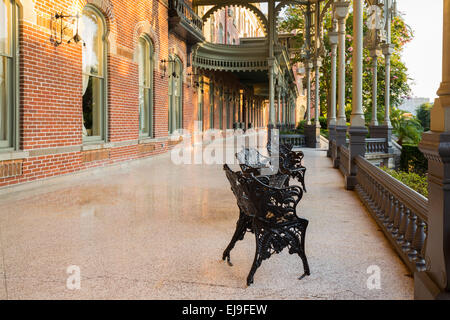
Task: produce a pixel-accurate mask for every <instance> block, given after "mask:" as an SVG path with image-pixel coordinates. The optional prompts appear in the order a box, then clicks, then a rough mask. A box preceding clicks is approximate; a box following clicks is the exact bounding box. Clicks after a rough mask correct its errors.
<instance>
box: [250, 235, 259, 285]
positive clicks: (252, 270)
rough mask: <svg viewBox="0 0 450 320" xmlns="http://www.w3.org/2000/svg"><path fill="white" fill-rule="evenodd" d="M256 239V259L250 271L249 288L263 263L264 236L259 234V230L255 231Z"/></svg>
mask: <svg viewBox="0 0 450 320" xmlns="http://www.w3.org/2000/svg"><path fill="white" fill-rule="evenodd" d="M255 239H256V249H255V250H256V251H255V258H254V259H253V264H252V267H251V269H250V272H249V274H248V276H247V286H250V285H251V284H252V283H253V277H254V275H255V272H256V270H257V269H258V268H259V266H260V265H261V263H262V260H263V259H262V254H261V253H262V250H263V244H262V239H263V236H262V235H261V234H259V232H258V230H255Z"/></svg>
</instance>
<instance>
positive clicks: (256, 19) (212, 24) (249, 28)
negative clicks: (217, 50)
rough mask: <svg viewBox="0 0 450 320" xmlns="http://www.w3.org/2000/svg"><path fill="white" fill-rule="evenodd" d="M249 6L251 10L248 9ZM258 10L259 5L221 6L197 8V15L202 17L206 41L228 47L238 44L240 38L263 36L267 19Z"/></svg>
mask: <svg viewBox="0 0 450 320" xmlns="http://www.w3.org/2000/svg"><path fill="white" fill-rule="evenodd" d="M250 6H251V8H252V9H253V10H251V9H249V8H248V7H250ZM259 10H260V5H259V4H253V5H250V4H249V5H248V6H246V7H237V6H225V5H221V6H216V7H213V6H203V7H199V8H198V12H199V15H200V16H203V21H204V34H205V38H206V39H207V41H209V42H211V43H220V44H229V45H233V44H235V45H237V44H239V39H240V38H247V37H264V36H265V32H266V31H267V30H266V29H267V25H266V24H267V21H266V20H267V19H266V18H265V16H264V14H263V13H262V12H261V11H259ZM255 12H258V13H259V14H256V13H255Z"/></svg>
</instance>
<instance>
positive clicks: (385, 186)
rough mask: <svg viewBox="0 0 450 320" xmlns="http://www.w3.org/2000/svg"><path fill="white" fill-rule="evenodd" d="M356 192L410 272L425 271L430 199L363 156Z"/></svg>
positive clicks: (359, 157)
mask: <svg viewBox="0 0 450 320" xmlns="http://www.w3.org/2000/svg"><path fill="white" fill-rule="evenodd" d="M356 164H357V166H358V174H357V179H358V185H357V186H356V191H357V193H358V195H359V197H360V198H361V200H362V202H363V203H364V205H365V206H366V207H367V209H368V210H369V212H370V213H371V215H372V216H373V218H374V219H375V221H376V222H377V223H378V225H379V226H380V227H381V229H382V230H383V232H384V234H385V235H386V237H387V238H388V239H389V241H390V242H391V243H392V245H393V246H394V248H395V249H396V250H397V252H398V253H399V255H400V257H401V258H402V259H403V261H404V262H405V263H406V265H407V266H408V267H409V269H410V270H411V272H415V271H426V270H427V269H428V268H427V262H426V258H425V257H426V252H425V247H426V243H425V242H426V239H427V220H428V219H427V212H428V211H427V207H428V200H427V199H426V198H425V197H423V196H422V195H420V194H418V193H417V192H415V191H414V190H412V189H411V188H409V187H408V186H406V185H404V184H403V183H401V182H400V181H398V180H396V179H394V178H393V177H391V176H390V175H389V174H387V173H386V172H384V171H383V170H381V169H379V168H377V167H376V166H374V165H372V164H371V163H370V162H368V161H367V160H366V159H364V158H363V157H361V156H358V157H356Z"/></svg>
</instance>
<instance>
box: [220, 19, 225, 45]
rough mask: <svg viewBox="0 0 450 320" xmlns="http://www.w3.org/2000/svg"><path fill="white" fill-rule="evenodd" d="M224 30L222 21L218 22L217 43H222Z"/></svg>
mask: <svg viewBox="0 0 450 320" xmlns="http://www.w3.org/2000/svg"><path fill="white" fill-rule="evenodd" d="M223 38H224V31H223V25H222V23H219V43H223Z"/></svg>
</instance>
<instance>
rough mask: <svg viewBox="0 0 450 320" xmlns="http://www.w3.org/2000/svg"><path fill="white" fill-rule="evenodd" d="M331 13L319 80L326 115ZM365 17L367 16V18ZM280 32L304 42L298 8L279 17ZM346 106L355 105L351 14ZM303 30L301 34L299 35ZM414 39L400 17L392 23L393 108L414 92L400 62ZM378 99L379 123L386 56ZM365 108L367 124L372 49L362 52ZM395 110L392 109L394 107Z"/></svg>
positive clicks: (326, 22)
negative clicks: (403, 53)
mask: <svg viewBox="0 0 450 320" xmlns="http://www.w3.org/2000/svg"><path fill="white" fill-rule="evenodd" d="M331 18H332V17H331V11H330V10H329V11H328V13H327V14H326V15H325V17H324V28H323V29H324V33H325V35H324V45H325V49H326V52H327V54H326V56H325V59H324V61H323V66H322V68H321V74H322V75H321V79H320V88H321V90H320V106H321V114H322V115H323V116H326V115H327V110H328V100H329V99H328V97H329V95H330V84H331V55H330V52H331V46H330V42H329V38H328V34H327V30H330V29H331V24H332V19H331ZM364 18H366V16H364ZM279 29H280V30H279V31H280V32H288V33H292V32H293V31H294V30H295V31H297V38H298V41H299V42H300V43H301V44H303V42H304V35H303V30H304V13H303V11H302V9H301V8H299V7H298V6H291V7H289V8H287V9H286V12H285V14H284V15H283V16H282V17H281V18H280V21H279ZM346 29H347V30H346V32H347V36H346V77H345V78H346V106H351V105H352V73H353V65H352V52H353V37H352V35H353V14H352V13H350V15H349V18H348V19H347V25H346ZM299 31H300V32H299ZM367 31H368V30H367V26H366V24H364V32H365V33H366V32H367ZM412 38H413V33H412V30H411V28H410V27H409V26H408V25H407V24H406V23H405V21H404V20H403V18H402V17H401V16H398V17H396V18H395V19H394V21H393V23H392V43H393V44H394V53H393V54H392V56H391V106H392V107H395V106H399V105H400V104H401V103H402V101H403V100H404V98H405V97H407V96H409V95H410V92H411V89H410V86H409V83H408V82H409V80H410V78H409V77H408V74H407V68H406V66H405V64H404V62H403V61H402V60H401V55H402V51H403V48H404V46H405V45H406V44H407V43H408V42H410V41H411V40H412ZM294 61H301V56H300V55H297V57H296V58H295V60H294ZM377 71H378V97H377V102H378V103H377V105H378V106H377V110H378V114H377V115H378V120H379V121H380V122H382V121H383V119H384V110H385V108H384V89H383V88H384V87H385V81H384V74H385V63H384V57H383V56H382V55H381V56H380V57H379V58H378V70H377ZM363 108H364V112H365V117H366V121H367V123H369V122H370V121H371V119H372V59H371V58H370V54H369V50H367V49H364V53H363ZM391 109H392V108H391ZM347 117H348V118H347V121H349V120H350V119H349V113H348V112H347Z"/></svg>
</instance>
